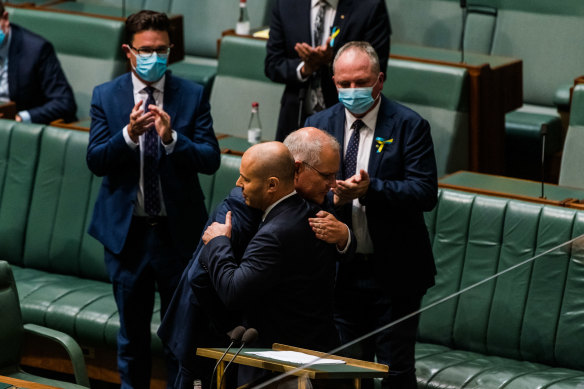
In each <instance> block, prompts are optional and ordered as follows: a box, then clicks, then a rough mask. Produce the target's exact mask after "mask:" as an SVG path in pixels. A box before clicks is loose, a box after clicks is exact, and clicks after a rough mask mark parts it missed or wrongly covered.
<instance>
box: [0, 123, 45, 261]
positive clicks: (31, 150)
mask: <svg viewBox="0 0 584 389" xmlns="http://www.w3.org/2000/svg"><path fill="white" fill-rule="evenodd" d="M43 129H44V125H37V124H25V123H16V122H14V121H12V120H3V119H0V239H1V240H0V259H1V260H5V261H8V262H10V263H13V264H16V265H19V266H22V265H23V260H22V258H23V252H24V237H25V233H26V228H27V222H28V220H27V219H28V213H29V205H30V199H31V197H32V192H33V186H34V182H35V175H36V170H37V160H38V156H39V149H40V142H41V134H42V132H43Z"/></svg>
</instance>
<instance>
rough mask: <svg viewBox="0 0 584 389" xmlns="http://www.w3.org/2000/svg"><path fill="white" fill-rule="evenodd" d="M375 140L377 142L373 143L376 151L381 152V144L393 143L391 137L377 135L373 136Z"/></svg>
mask: <svg viewBox="0 0 584 389" xmlns="http://www.w3.org/2000/svg"><path fill="white" fill-rule="evenodd" d="M375 140H376V141H377V144H376V145H375V147H377V152H378V153H381V150H383V146H385V145H386V144H389V143H393V138H391V139H383V138H382V137H379V136H378V137H377V138H375Z"/></svg>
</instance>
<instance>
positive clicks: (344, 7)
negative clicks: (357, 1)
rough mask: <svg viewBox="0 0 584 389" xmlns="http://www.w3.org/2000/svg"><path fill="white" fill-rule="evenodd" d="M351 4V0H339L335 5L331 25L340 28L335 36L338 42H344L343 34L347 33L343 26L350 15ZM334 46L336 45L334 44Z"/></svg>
mask: <svg viewBox="0 0 584 389" xmlns="http://www.w3.org/2000/svg"><path fill="white" fill-rule="evenodd" d="M352 4H353V0H339V4H338V5H337V12H336V14H335V20H334V21H333V27H338V28H340V30H341V31H340V32H339V36H338V37H337V38H338V39H337V41H338V42H345V40H344V36H345V35H346V34H347V31H345V29H344V28H343V26H344V25H345V22H346V21H347V20H348V19H349V17H350V16H351V7H352ZM335 47H337V45H336V44H335ZM338 47H340V46H338Z"/></svg>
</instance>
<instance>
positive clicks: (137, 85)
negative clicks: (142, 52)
mask: <svg viewBox="0 0 584 389" xmlns="http://www.w3.org/2000/svg"><path fill="white" fill-rule="evenodd" d="M130 73H131V74H132V86H133V89H134V93H135V94H136V93H139V92H142V90H144V88H146V87H147V86H148V85H146V84H145V83H144V81H142V80H140V79H139V78H138V76H136V75H135V74H134V72H130ZM164 80H166V74H165V75H163V76H162V78H161V79H160V80H158V81H156V82H154V83H152V84H150V86H151V87H153V88H154V89H156V90H157V91H160V92H163V93H164Z"/></svg>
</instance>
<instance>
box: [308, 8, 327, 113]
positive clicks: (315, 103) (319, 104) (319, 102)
mask: <svg viewBox="0 0 584 389" xmlns="http://www.w3.org/2000/svg"><path fill="white" fill-rule="evenodd" d="M327 6H328V3H327V2H326V0H321V1H319V3H318V7H319V8H318V12H317V13H316V18H315V19H314V36H313V38H314V47H316V46H320V45H321V44H322V38H323V34H324V15H325V12H326V8H327ZM310 89H311V93H310V107H309V108H310V110H309V111H310V112H309V113H313V112H319V111H322V110H323V109H325V108H326V107H325V103H324V95H323V94H322V86H321V75H320V71H317V72H316V74H313V75H312V77H311V80H310Z"/></svg>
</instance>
